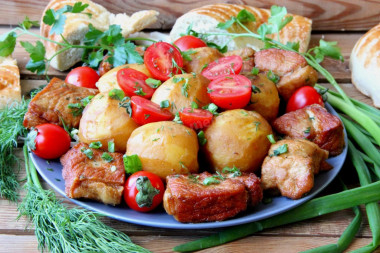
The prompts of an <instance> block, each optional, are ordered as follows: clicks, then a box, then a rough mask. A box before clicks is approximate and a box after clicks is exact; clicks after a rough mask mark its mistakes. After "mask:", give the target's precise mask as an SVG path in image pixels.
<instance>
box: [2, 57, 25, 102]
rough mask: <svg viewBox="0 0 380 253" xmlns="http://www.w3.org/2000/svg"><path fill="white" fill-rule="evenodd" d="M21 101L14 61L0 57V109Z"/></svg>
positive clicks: (18, 78) (17, 71)
mask: <svg viewBox="0 0 380 253" xmlns="http://www.w3.org/2000/svg"><path fill="white" fill-rule="evenodd" d="M13 101H21V86H20V72H19V69H18V67H17V62H16V60H15V59H12V58H11V57H10V56H8V57H0V108H3V107H5V106H7V105H9V104H11V103H12V102H13Z"/></svg>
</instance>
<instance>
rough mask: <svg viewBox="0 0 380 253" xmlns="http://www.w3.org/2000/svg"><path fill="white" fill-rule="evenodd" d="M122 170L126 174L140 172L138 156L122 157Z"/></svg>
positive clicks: (140, 166)
mask: <svg viewBox="0 0 380 253" xmlns="http://www.w3.org/2000/svg"><path fill="white" fill-rule="evenodd" d="M123 161H124V169H125V172H126V173H127V174H133V173H135V172H137V171H140V170H142V163H141V160H140V158H139V156H138V155H129V156H128V155H123Z"/></svg>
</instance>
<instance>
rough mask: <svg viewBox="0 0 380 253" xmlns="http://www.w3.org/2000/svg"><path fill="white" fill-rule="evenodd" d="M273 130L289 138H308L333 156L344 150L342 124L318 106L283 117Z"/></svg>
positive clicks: (308, 107) (274, 123)
mask: <svg viewBox="0 0 380 253" xmlns="http://www.w3.org/2000/svg"><path fill="white" fill-rule="evenodd" d="M273 128H274V129H275V130H276V131H277V132H278V133H280V134H284V135H286V136H287V137H289V138H293V139H294V138H296V139H303V138H306V139H308V140H310V141H312V142H314V143H316V144H317V145H318V146H319V147H320V148H322V149H325V150H327V151H329V153H330V155H331V156H335V155H339V154H340V153H342V151H343V148H344V132H343V124H342V122H341V121H340V119H339V118H338V117H337V116H334V115H332V114H331V113H329V112H328V111H327V110H326V109H325V108H324V107H322V106H320V105H317V104H314V105H310V106H306V107H304V108H302V109H299V110H296V111H293V112H289V113H286V114H284V115H282V116H281V117H279V118H277V119H276V120H275V121H274V122H273Z"/></svg>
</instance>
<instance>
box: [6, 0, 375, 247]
mask: <svg viewBox="0 0 380 253" xmlns="http://www.w3.org/2000/svg"><path fill="white" fill-rule="evenodd" d="M47 2H48V1H47V0H43V1H27V0H14V1H4V0H3V1H1V3H0V7H1V8H0V24H1V26H0V34H3V33H4V32H7V31H8V30H9V29H10V28H11V27H12V26H13V27H14V26H15V25H16V24H18V23H19V22H21V21H22V20H23V17H24V16H25V15H28V16H29V17H30V19H31V20H38V19H40V15H41V12H42V10H43V8H44V7H45V5H46V4H47ZM95 2H99V3H102V4H103V5H104V6H105V7H106V8H108V9H109V10H111V11H113V12H117V11H119V10H125V12H127V13H132V12H134V11H136V10H139V9H149V8H152V9H156V10H158V11H160V13H161V14H162V15H161V16H160V20H159V22H158V23H157V24H156V25H155V26H154V28H155V29H169V28H170V27H171V25H172V24H173V22H174V20H175V18H176V17H178V16H179V15H181V13H183V12H186V11H187V10H189V9H191V8H195V7H197V6H202V5H205V4H208V3H210V2H218V1H214V0H213V1H198V2H196V3H192V2H193V1H170V0H163V1H155V4H154V5H153V7H151V6H150V5H149V4H148V2H149V1H141V0H137V1H133V2H132V1H121V0H119V1H111V0H107V1H100V0H96V1H95ZM225 2H228V3H232V2H233V3H241V2H245V3H246V4H251V5H253V6H258V7H266V8H268V7H270V5H271V4H274V3H276V4H279V5H280V4H284V5H285V6H286V7H287V8H288V10H289V12H291V13H297V14H301V15H305V16H308V17H311V18H313V20H314V23H313V29H314V30H313V35H312V38H311V46H313V45H316V44H318V41H319V40H320V39H321V38H324V39H325V40H328V41H338V43H339V46H340V47H341V48H342V53H343V55H344V59H345V62H344V63H340V62H337V61H332V60H326V61H325V62H324V64H323V65H324V66H325V67H326V68H327V69H328V70H329V71H330V72H331V73H332V74H333V76H334V77H335V78H336V79H337V81H338V82H339V83H340V84H341V86H342V88H343V89H344V90H345V91H346V92H347V94H348V95H349V96H351V97H353V98H356V99H359V100H361V101H364V102H366V103H369V104H371V105H372V102H371V100H370V99H368V98H367V97H365V96H363V95H362V94H361V93H359V92H358V91H357V90H356V89H355V88H354V87H353V85H352V84H351V83H350V70H349V67H348V63H349V55H350V52H351V50H352V47H353V45H354V44H355V42H356V41H357V40H358V39H359V38H360V36H362V35H363V34H364V32H365V31H366V30H368V29H369V28H371V27H372V26H374V25H375V24H378V23H379V22H380V15H379V10H380V1H364V0H359V1H350V0H345V1H329V0H321V1H307V0H302V1H258V0H257V1H255V0H252V1H225ZM352 2H355V3H352ZM10 25H11V27H10ZM34 32H36V33H38V30H37V29H35V30H34ZM23 40H29V41H35V39H34V38H31V37H28V36H25V37H23ZM13 56H14V57H15V58H16V59H17V60H18V65H19V67H20V71H21V84H22V90H23V93H24V94H25V93H27V92H28V91H29V90H30V89H32V88H34V87H38V86H39V85H42V84H45V83H46V81H45V80H44V77H42V76H36V75H34V74H32V73H30V72H29V71H27V70H26V69H25V64H26V62H27V61H28V56H27V54H26V53H25V52H24V50H23V49H22V48H20V46H19V45H17V49H16V51H15V53H14V54H13ZM65 74H66V73H62V72H58V71H56V70H53V69H51V70H50V71H49V75H51V76H58V77H61V78H64V77H65ZM325 82H326V80H324V79H323V78H321V79H320V81H319V83H321V84H323V85H326V87H330V85H328V84H325ZM17 155H18V156H20V157H22V152H21V150H20V149H18V150H17ZM342 171H343V174H344V175H343V177H345V178H346V179H348V181H349V182H351V183H352V185H355V184H356V183H357V177H356V173H355V171H354V170H353V169H352V167H351V165H350V164H349V163H346V165H345V166H344V168H343V169H342ZM19 178H20V179H23V178H25V172H24V171H23V169H22V170H21V171H20V175H19ZM44 187H46V188H50V187H49V186H48V185H47V184H46V183H44ZM339 188H340V187H339V183H337V182H335V181H334V182H333V183H332V184H331V185H330V186H329V187H328V189H326V190H325V191H324V192H323V193H322V194H321V195H325V194H329V193H333V192H336V191H339ZM20 195H21V198H23V197H24V195H25V192H24V191H21V192H20ZM60 198H61V199H62V200H63V201H64V202H65V203H66V204H67V205H68V206H70V207H73V206H74V205H73V204H71V203H70V202H69V201H67V200H66V199H65V198H63V197H61V196H60ZM364 213H365V212H364ZM17 216H18V212H17V205H16V204H15V203H10V202H8V201H7V200H3V199H0V245H2V247H0V252H15V253H16V252H22V253H25V252H39V251H38V249H37V241H36V238H35V236H34V230H33V227H30V228H26V227H27V226H28V224H29V221H28V220H26V219H24V218H21V219H20V220H18V221H16V218H17ZM353 217H354V215H353V212H352V211H351V210H343V211H339V212H336V213H332V214H328V215H324V216H320V217H318V218H314V219H311V220H308V221H304V222H298V223H296V224H290V225H287V226H282V227H278V228H274V229H269V230H266V231H264V232H262V233H257V234H255V235H254V236H250V237H247V238H244V239H241V240H238V241H235V242H232V243H229V244H225V245H222V246H219V247H215V248H212V249H208V250H204V251H203V252H282V253H283V252H298V251H302V250H306V249H309V248H314V247H318V246H321V245H325V244H329V243H335V242H336V241H337V240H338V238H339V236H340V235H341V234H342V232H343V231H344V229H345V228H346V227H347V225H348V224H349V223H350V221H351V220H352V219H353ZM363 220H364V223H363V225H362V228H361V229H360V231H359V233H358V234H357V237H356V239H355V240H354V241H353V243H352V245H350V248H349V250H353V249H356V248H359V247H362V246H364V245H366V244H368V243H370V242H371V241H372V238H371V231H370V229H369V226H368V223H367V220H366V218H364V219H363ZM102 221H103V222H104V223H105V224H107V225H109V226H111V227H114V228H116V229H118V230H120V231H122V232H125V233H126V234H127V235H129V236H130V237H131V239H132V240H133V241H134V242H135V243H137V244H139V245H141V246H143V247H146V248H147V249H149V250H151V251H152V252H171V249H172V248H173V247H174V246H176V245H178V244H180V243H184V242H188V241H191V240H194V239H197V238H200V237H203V236H207V235H210V234H212V233H215V232H217V231H221V230H223V229H206V230H171V229H160V228H151V227H145V226H138V225H133V224H129V223H124V222H120V221H117V220H113V219H110V218H106V217H105V218H102ZM377 252H380V250H378V251H377Z"/></svg>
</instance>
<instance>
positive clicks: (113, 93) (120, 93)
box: [108, 89, 125, 101]
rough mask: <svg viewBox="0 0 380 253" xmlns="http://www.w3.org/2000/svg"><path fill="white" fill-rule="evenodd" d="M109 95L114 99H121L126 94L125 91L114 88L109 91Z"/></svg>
mask: <svg viewBox="0 0 380 253" xmlns="http://www.w3.org/2000/svg"><path fill="white" fill-rule="evenodd" d="M108 96H109V97H110V98H112V99H117V100H119V101H121V100H123V98H124V97H125V94H124V91H122V90H120V89H112V90H111V91H110V92H108Z"/></svg>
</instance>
